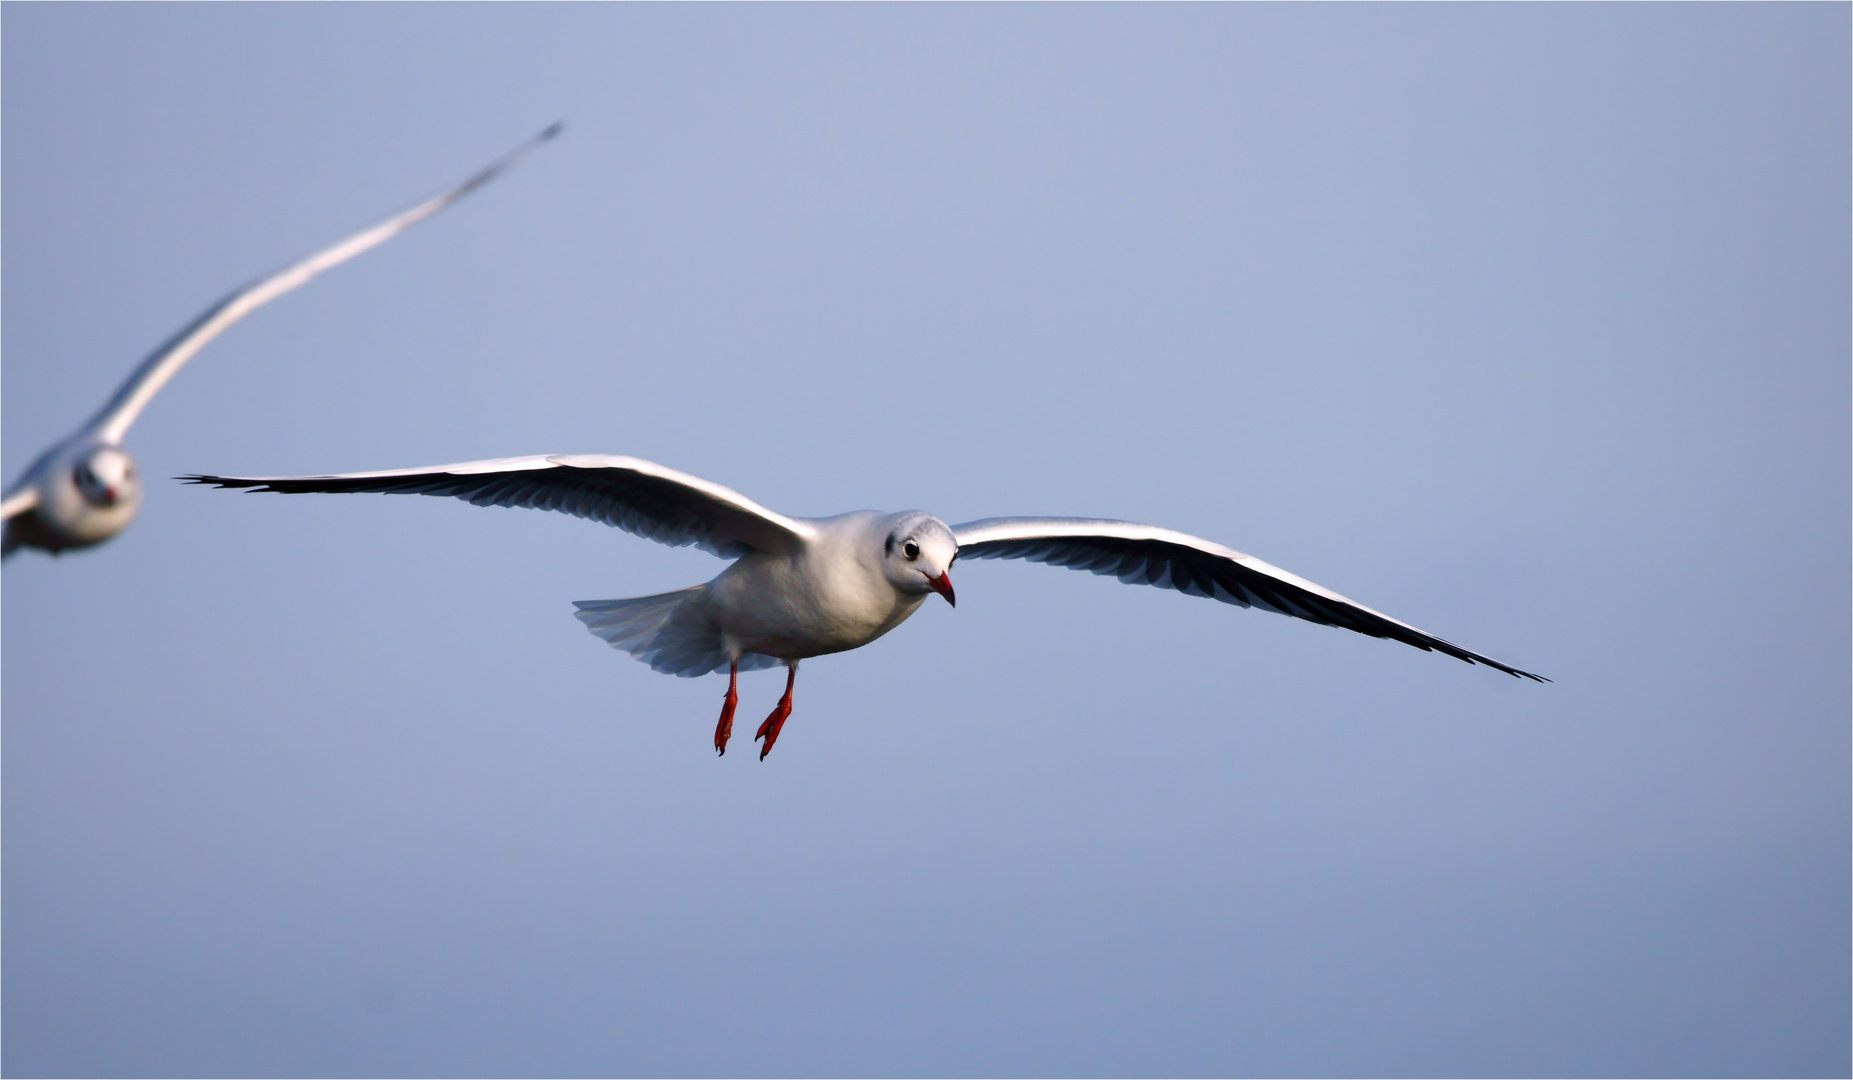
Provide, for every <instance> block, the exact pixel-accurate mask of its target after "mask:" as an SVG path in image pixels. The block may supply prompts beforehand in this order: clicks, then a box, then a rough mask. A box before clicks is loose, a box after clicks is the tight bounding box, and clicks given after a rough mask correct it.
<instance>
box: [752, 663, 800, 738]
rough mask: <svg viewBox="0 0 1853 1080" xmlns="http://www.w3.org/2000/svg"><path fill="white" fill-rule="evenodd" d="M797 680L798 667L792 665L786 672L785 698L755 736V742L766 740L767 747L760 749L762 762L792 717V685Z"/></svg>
mask: <svg viewBox="0 0 1853 1080" xmlns="http://www.w3.org/2000/svg"><path fill="white" fill-rule="evenodd" d="M797 679H798V665H797V664H792V665H791V666H790V667H789V668H787V669H786V672H785V696H784V697H782V698H779V703H778V707H777V708H775V709H773V710H772V715H771V716H768V717H766V722H765V723H763V724H761V725H759V731H758V732H757V733H756V734H755V735H754V736H753V741H754V742H758V741H759V740H761V739H764V740H766V745H764V746H762V747H760V748H759V760H761V761H764V760H766V755H767V754H770V753H771V752H772V744H773V743H775V742H778V741H779V729H780V728H783V727H784V726H785V718H786V717H788V716H790V715H791V684H792V683H794V682H796V681H797Z"/></svg>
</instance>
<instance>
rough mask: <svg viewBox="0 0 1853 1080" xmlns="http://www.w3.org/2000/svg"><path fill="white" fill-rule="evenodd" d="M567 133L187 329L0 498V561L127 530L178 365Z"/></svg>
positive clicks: (512, 154)
mask: <svg viewBox="0 0 1853 1080" xmlns="http://www.w3.org/2000/svg"><path fill="white" fill-rule="evenodd" d="M561 127H562V125H561V124H554V125H552V126H551V127H549V128H547V130H545V131H543V132H541V133H540V134H539V135H536V136H535V137H533V138H532V139H529V140H528V141H527V142H525V143H522V144H521V145H520V146H518V147H516V148H515V149H514V150H511V151H509V152H508V153H507V154H504V155H503V156H502V157H500V158H498V159H496V160H495V161H494V162H492V163H491V164H490V165H489V166H488V167H487V168H484V169H483V170H482V171H480V172H478V173H476V174H475V175H474V176H472V177H470V178H469V179H468V180H465V181H464V182H463V183H461V184H458V185H457V186H456V187H453V188H451V189H450V190H449V191H446V192H444V193H443V194H441V195H436V196H433V197H432V198H429V199H427V200H425V201H424V202H421V203H419V204H418V205H417V206H414V207H412V208H411V209H410V210H407V211H405V212H404V213H402V214H397V215H395V216H393V217H390V218H387V219H386V220H385V221H382V222H380V223H379V224H377V225H373V226H371V227H369V228H366V229H363V230H361V231H360V232H357V233H355V234H354V235H352V236H350V237H348V238H347V239H345V240H342V241H341V242H340V243H338V244H335V245H333V246H331V247H327V248H324V249H322V250H321V251H318V252H316V253H315V254H313V255H311V256H309V257H308V258H306V259H304V260H302V261H301V262H298V263H295V264H294V265H291V266H287V267H285V268H283V269H282V270H279V271H277V272H276V273H274V274H270V275H268V276H266V277H262V278H259V279H257V280H256V281H253V282H251V283H250V284H248V285H246V286H244V287H243V288H241V289H238V290H237V291H235V292H233V293H232V294H231V295H229V296H227V297H225V299H223V300H220V301H219V302H218V303H216V304H214V305H212V306H211V307H209V308H207V309H206V310H205V311H204V312H203V313H201V315H200V316H199V317H198V318H196V319H194V320H193V321H192V322H190V323H188V324H187V325H186V326H184V327H182V328H181V329H180V331H179V332H178V333H176V334H175V335H174V336H173V337H171V338H168V339H167V341H166V342H164V343H163V344H162V345H161V347H160V348H158V349H156V350H155V351H154V352H153V353H152V354H150V355H149V357H148V358H147V359H146V360H143V361H142V362H141V365H140V366H139V367H137V368H136V369H135V371H134V372H133V373H131V374H130V375H129V378H128V380H127V381H126V382H124V383H123V384H122V386H121V387H120V388H119V389H117V391H116V394H115V396H114V397H112V398H110V399H109V403H108V404H106V405H104V406H103V409H102V411H101V412H98V413H97V414H96V415H95V416H93V417H91V418H90V421H89V423H86V424H85V425H84V426H83V427H81V428H79V429H78V430H77V431H76V432H75V433H73V434H72V435H71V436H70V437H68V438H66V439H65V440H64V441H62V442H60V443H57V444H56V445H54V446H53V447H52V448H51V449H49V450H47V451H45V452H44V453H43V454H40V455H39V457H38V460H36V461H34V462H33V463H32V467H31V468H29V469H27V470H26V473H25V475H24V476H22V477H20V478H19V480H18V481H17V482H16V483H14V484H13V485H12V486H11V487H9V488H7V490H6V495H5V497H4V499H0V519H4V520H5V522H6V526H5V532H4V534H3V535H0V558H3V557H5V556H7V555H11V554H13V552H14V551H16V550H18V549H19V548H22V547H35V548H40V549H43V550H45V551H48V552H50V553H52V554H54V555H56V554H59V553H60V552H64V551H69V550H72V549H75V548H86V547H92V546H94V545H96V544H100V543H102V542H103V541H105V540H108V539H109V538H110V537H112V536H114V535H116V534H117V533H119V532H121V531H122V530H123V529H125V528H127V527H128V524H129V522H130V521H133V520H134V518H135V511H136V509H137V508H139V507H140V506H141V498H142V493H141V483H140V481H139V480H138V479H137V478H136V475H135V460H134V459H133V458H131V457H130V456H129V453H128V451H127V450H124V449H123V448H122V438H123V436H124V435H127V434H128V431H129V425H131V424H133V423H135V418H136V417H137V416H140V415H141V411H142V409H144V408H146V407H147V405H148V402H149V401H150V400H151V399H152V398H153V397H154V395H155V394H156V393H157V392H158V391H159V390H160V389H161V387H163V386H165V385H167V381H168V380H169V379H171V378H173V377H174V374H175V372H178V371H179V370H180V368H181V365H183V364H185V363H186V362H187V361H188V360H190V359H192V358H193V354H194V353H196V352H199V351H200V349H202V348H204V347H205V346H206V343H207V342H209V341H211V340H212V339H213V338H215V337H218V336H219V335H220V334H221V333H223V332H224V331H225V328H226V327H228V326H230V325H232V324H233V323H235V322H237V321H238V320H239V319H242V318H244V317H245V316H246V315H248V314H250V313H251V312H252V311H253V310H255V309H256V308H259V307H262V306H263V305H265V304H267V303H269V302H270V301H272V300H275V299H276V298H277V297H279V296H282V295H283V294H284V293H286V292H289V291H290V290H292V289H295V288H297V287H298V286H301V285H302V284H303V283H305V282H307V281H308V280H309V279H310V278H312V277H314V276H315V275H317V274H319V273H321V272H322V271H324V270H326V269H328V268H329V267H331V266H339V265H341V264H342V263H344V262H346V261H348V260H349V259H351V258H353V257H354V256H356V255H359V254H360V253H361V252H363V251H366V250H367V249H369V248H373V247H377V246H379V245H380V244H383V243H385V242H386V241H388V240H390V239H392V238H393V237H395V236H397V235H399V234H400V233H402V232H404V231H405V230H407V229H409V228H411V227H412V226H413V225H416V224H418V223H419V222H421V221H423V220H424V219H426V218H428V217H430V216H431V215H433V214H435V213H437V212H438V211H439V210H442V209H444V208H445V207H446V206H449V205H450V204H451V203H454V202H456V201H457V200H458V199H461V198H463V197H464V196H465V195H468V194H469V193H470V192H472V191H475V190H476V189H477V188H479V187H481V186H483V185H484V184H486V183H488V182H489V181H491V180H493V179H495V178H496V177H497V176H499V175H501V173H502V172H503V171H504V170H506V169H507V168H508V167H509V166H511V165H513V164H514V163H515V162H516V161H518V160H519V159H520V158H522V157H523V156H525V155H526V154H527V153H528V152H529V151H531V150H533V149H534V148H535V147H537V146H539V145H540V144H541V143H543V142H546V141H547V140H548V139H551V138H553V137H554V136H555V135H557V134H559V133H560V129H561Z"/></svg>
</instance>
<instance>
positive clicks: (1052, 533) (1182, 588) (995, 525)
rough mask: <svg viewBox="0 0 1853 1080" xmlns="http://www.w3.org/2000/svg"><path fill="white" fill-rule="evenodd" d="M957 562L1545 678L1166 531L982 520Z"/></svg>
mask: <svg viewBox="0 0 1853 1080" xmlns="http://www.w3.org/2000/svg"><path fill="white" fill-rule="evenodd" d="M952 533H953V536H954V537H955V538H957V540H958V542H959V554H958V557H959V558H963V559H1029V560H1030V561H1032V562H1043V563H1051V564H1053V565H1055V566H1067V567H1071V568H1073V569H1075V570H1091V571H1093V572H1094V573H1096V574H1111V575H1113V576H1115V577H1117V578H1119V579H1120V580H1121V581H1124V582H1126V583H1127V584H1130V585H1156V586H1158V587H1159V588H1161V589H1176V590H1177V591H1179V592H1181V593H1186V594H1188V595H1190V596H1210V597H1214V598H1216V599H1218V600H1221V601H1222V602H1223V603H1225V604H1239V605H1240V606H1242V607H1258V608H1262V609H1263V610H1266V611H1273V612H1278V613H1279V614H1282V615H1292V616H1293V617H1295V618H1299V619H1306V620H1308V621H1309V622H1316V623H1323V624H1324V625H1326V626H1342V627H1344V628H1345V629H1347V630H1356V631H1357V632H1358V633H1360V634H1369V635H1370V636H1371V637H1379V638H1391V639H1393V640H1396V641H1400V642H1403V643H1404V644H1407V645H1414V646H1415V647H1416V648H1418V649H1422V650H1425V651H1427V650H1433V651H1435V652H1443V653H1446V654H1448V655H1449V656H1453V657H1456V658H1458V659H1461V660H1465V661H1467V662H1468V663H1470V664H1485V665H1486V666H1487V667H1492V668H1498V669H1499V670H1500V671H1503V672H1505V673H1507V674H1508V675H1516V676H1519V677H1521V678H1526V679H1532V680H1535V681H1537V682H1549V681H1550V680H1548V679H1546V678H1544V677H1543V676H1541V675H1533V674H1532V673H1531V672H1529V671H1520V670H1519V669H1518V668H1515V667H1512V666H1511V665H1509V664H1502V663H1500V662H1499V661H1497V660H1494V659H1492V658H1491V657H1486V656H1481V655H1480V654H1479V653H1476V652H1471V651H1469V650H1467V649H1463V648H1461V647H1460V646H1459V645H1456V644H1454V643H1453V642H1451V641H1444V640H1443V639H1441V638H1438V637H1436V636H1434V635H1433V634H1429V633H1424V632H1423V631H1421V630H1417V629H1416V628H1415V627H1413V626H1410V625H1409V624H1408V623H1403V622H1397V621H1396V620H1395V619H1392V618H1390V617H1389V616H1388V615H1384V614H1382V613H1380V612H1376V611H1372V610H1371V609H1370V608H1367V607H1365V606H1364V605H1363V604H1360V603H1357V602H1356V601H1354V600H1347V599H1345V598H1344V597H1342V596H1340V595H1338V594H1337V593H1335V592H1332V591H1331V590H1330V589H1324V588H1321V587H1319V586H1318V585H1314V584H1313V583H1312V582H1310V581H1307V580H1306V579H1305V578H1302V577H1296V576H1295V575H1293V574H1289V573H1288V572H1287V571H1285V570H1282V569H1281V568H1280V567H1278V566H1270V565H1269V564H1267V563H1265V562H1262V561H1261V560H1260V559H1257V558H1255V557H1254V556H1252V555H1244V554H1242V553H1241V552H1239V551H1236V550H1233V549H1231V548H1226V547H1223V546H1222V545H1221V544H1213V543H1211V542H1209V541H1208V540H1201V539H1198V538H1197V537H1194V536H1187V535H1185V534H1184V533H1180V532H1173V531H1171V530H1170V529H1160V528H1155V527H1153V526H1151V525H1135V524H1133V523H1132V522H1130V521H1101V520H1095V519H1091V518H985V519H984V520H982V521H968V522H966V523H965V524H963V525H956V526H954V527H953V529H952Z"/></svg>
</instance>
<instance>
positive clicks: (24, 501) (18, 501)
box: [0, 487, 39, 521]
mask: <svg viewBox="0 0 1853 1080" xmlns="http://www.w3.org/2000/svg"><path fill="white" fill-rule="evenodd" d="M38 504H39V489H38V488H35V487H29V488H22V489H20V490H19V491H15V492H14V493H13V494H11V495H8V496H7V497H6V499H5V500H4V501H0V521H5V520H7V519H8V518H11V517H13V516H14V515H15V514H23V513H25V512H26V511H28V510H30V509H32V508H33V507H35V506H37V505H38Z"/></svg>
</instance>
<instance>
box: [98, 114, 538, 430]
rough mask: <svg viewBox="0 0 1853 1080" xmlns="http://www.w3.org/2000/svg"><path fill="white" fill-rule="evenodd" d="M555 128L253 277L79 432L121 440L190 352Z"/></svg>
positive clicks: (472, 186) (151, 359)
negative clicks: (407, 205) (400, 209)
mask: <svg viewBox="0 0 1853 1080" xmlns="http://www.w3.org/2000/svg"><path fill="white" fill-rule="evenodd" d="M560 128H561V125H560V124H554V125H552V126H551V127H549V128H547V130H545V131H543V132H541V133H540V134H539V135H536V136H534V137H533V138H532V139H529V140H528V141H527V142H524V143H522V144H521V145H520V146H517V147H515V148H514V149H513V150H510V151H509V152H508V153H506V154H503V155H502V156H501V157H499V158H497V159H496V160H494V161H492V162H490V163H489V164H488V165H487V166H485V167H484V168H483V169H482V170H481V171H479V172H477V173H476V174H475V175H473V176H471V177H470V178H469V179H468V180H465V181H464V182H463V183H461V184H458V185H457V186H456V187H453V188H451V189H450V190H448V191H445V192H443V193H441V194H438V195H434V196H432V197H431V198H429V199H426V200H425V201H424V202H421V203H419V204H418V205H417V206H414V207H412V208H411V209H410V210H407V211H405V212H404V213H401V214H395V215H393V216H392V217H389V218H387V219H386V220H385V221H382V222H380V223H379V224H377V225H374V226H371V227H369V228H366V229H362V230H361V231H360V232H357V233H355V234H354V235H352V236H350V237H348V238H347V239H345V240H342V241H341V242H339V243H337V244H334V245H331V246H329V247H326V248H323V249H322V250H321V251H318V252H316V253H315V254H313V255H311V256H309V257H308V258H306V259H303V260H302V261H301V262H298V263H295V264H293V265H290V266H286V267H284V268H283V269H281V270H279V271H277V272H276V273H274V274H271V275H269V276H267V277H263V278H259V279H258V280H256V281H253V282H251V283H250V284H249V285H246V286H244V287H243V288H241V289H239V290H237V291H236V292H234V293H232V294H231V295H229V296H227V297H225V298H224V299H223V300H220V301H219V302H218V303H216V304H214V305H212V306H211V307H210V308H207V309H206V310H205V312H203V313H202V314H201V315H200V316H199V317H198V318H197V319H194V320H193V321H192V322H190V323H188V324H187V325H186V326H183V327H181V329H180V331H179V332H178V333H176V334H175V335H174V336H173V337H171V338H168V339H167V340H166V341H165V342H163V343H162V344H161V347H160V348H158V349H156V350H155V351H154V352H152V353H150V354H149V356H148V358H147V359H146V360H143V361H142V362H141V364H140V365H139V366H138V367H136V369H135V370H134V371H133V372H132V373H130V375H129V377H128V379H127V380H126V381H125V382H124V383H123V384H122V386H121V387H120V388H119V389H117V391H116V394H115V396H114V397H112V398H110V400H109V404H107V405H105V406H103V409H102V411H101V412H98V413H97V414H96V416H94V417H92V418H91V420H90V423H89V424H87V425H85V430H87V431H89V432H91V433H92V434H94V435H95V436H96V437H97V438H99V439H101V440H102V441H104V442H107V443H120V442H121V441H122V437H123V436H124V435H126V434H128V431H129V425H131V424H133V423H135V418H136V417H137V416H140V415H141V411H142V409H144V408H146V407H147V405H148V402H149V401H150V400H152V399H153V398H154V395H155V394H156V393H157V392H158V391H159V390H160V389H161V387H163V386H165V385H167V381H168V380H169V379H171V378H173V377H174V373H175V372H177V371H179V370H180V367H181V365H183V364H185V363H186V362H187V361H188V360H191V359H192V358H193V354H194V353H197V352H199V351H200V350H201V349H203V348H205V347H206V343H207V342H209V341H211V340H212V339H213V338H216V337H218V336H219V335H220V334H221V333H222V332H224V330H225V328H226V327H228V326H230V325H232V324H233V323H235V322H237V321H238V320H239V319H242V318H244V317H245V316H246V315H248V314H250V313H251V311H252V310H254V309H256V308H258V307H261V306H263V305H265V304H268V303H269V302H271V301H272V300H275V299H276V298H277V297H279V296H282V295H283V294H284V293H286V292H289V291H290V290H292V289H295V288H297V287H299V286H301V285H302V284H303V283H305V282H307V281H308V280H309V279H310V278H312V277H314V276H315V275H317V274H319V273H321V272H322V271H324V270H327V269H329V268H330V267H334V266H339V265H341V264H342V263H344V262H346V261H348V260H349V259H351V258H353V257H354V256H356V255H359V254H360V253H361V252H363V251H366V250H368V249H369V248H374V247H378V246H379V245H381V244H383V243H385V242H386V241H388V240H391V239H392V238H393V237H395V236H398V235H399V234H400V233H402V232H404V231H405V230H407V229H409V228H411V227H412V226H414V225H416V224H418V223H419V222H421V221H423V220H425V219H426V218H428V217H430V216H431V215H432V214H435V213H437V212H438V211H439V210H442V209H444V208H445V207H446V206H449V205H450V204H451V203H454V202H456V201H457V200H458V199H461V198H463V197H464V196H465V195H468V194H469V193H470V192H472V191H475V190H476V189H477V188H479V187H482V186H483V185H484V184H486V183H488V182H489V181H491V180H493V179H495V178H496V177H498V176H500V175H501V174H502V173H503V172H505V171H507V169H508V167H509V166H511V165H513V164H514V163H515V162H517V161H519V160H521V158H522V157H524V156H526V155H527V153H528V152H529V151H531V150H533V149H534V148H535V147H537V146H539V145H540V144H541V143H544V142H546V141H547V140H548V139H551V138H553V137H554V136H555V135H557V134H559V133H560Z"/></svg>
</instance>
